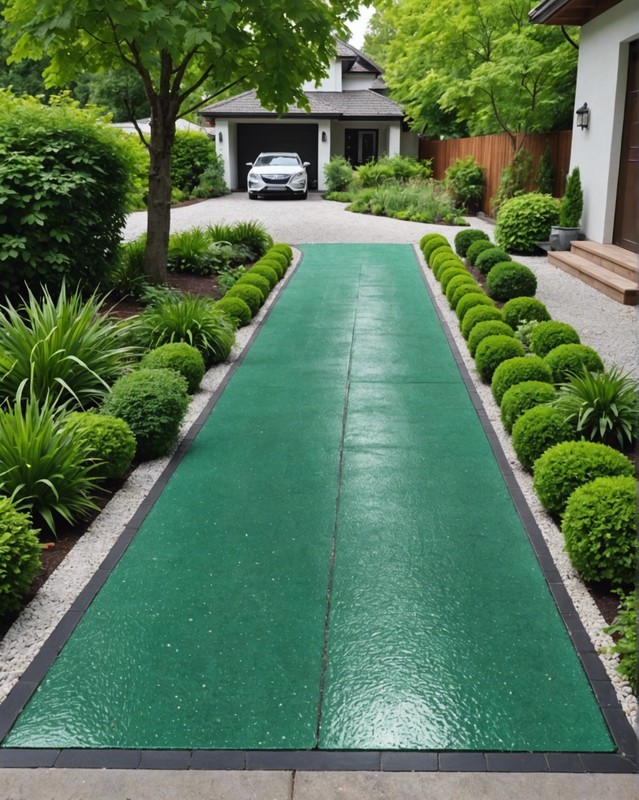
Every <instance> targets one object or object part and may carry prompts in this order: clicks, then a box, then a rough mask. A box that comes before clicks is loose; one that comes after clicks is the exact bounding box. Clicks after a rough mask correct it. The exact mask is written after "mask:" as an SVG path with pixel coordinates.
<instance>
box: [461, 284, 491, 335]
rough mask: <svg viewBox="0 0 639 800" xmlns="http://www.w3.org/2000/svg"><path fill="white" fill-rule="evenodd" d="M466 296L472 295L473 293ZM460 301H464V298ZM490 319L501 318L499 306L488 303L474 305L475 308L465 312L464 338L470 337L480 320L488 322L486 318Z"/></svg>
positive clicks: (462, 326) (462, 329)
mask: <svg viewBox="0 0 639 800" xmlns="http://www.w3.org/2000/svg"><path fill="white" fill-rule="evenodd" d="M466 296H467V297H472V295H466ZM460 302H463V300H462V301H460ZM457 308H459V306H457ZM489 319H501V311H500V310H499V309H498V308H495V306H488V305H480V306H473V308H469V309H468V311H467V312H466V313H465V314H464V319H463V320H462V323H461V332H462V336H463V337H464V339H468V337H469V336H470V334H471V331H472V329H473V328H474V327H475V325H477V324H478V323H479V322H486V320H489Z"/></svg>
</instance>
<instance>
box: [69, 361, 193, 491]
mask: <svg viewBox="0 0 639 800" xmlns="http://www.w3.org/2000/svg"><path fill="white" fill-rule="evenodd" d="M186 346H187V347H188V345H186ZM195 352H196V353H197V350H196V351H195ZM198 355H199V353H198ZM67 424H68V428H69V430H70V431H71V432H72V435H73V436H75V437H78V438H79V439H81V440H82V444H83V445H84V447H85V448H86V450H87V453H88V456H89V458H90V459H93V460H95V470H94V475H96V476H97V477H99V478H119V477H120V476H121V475H124V473H125V472H126V471H127V469H128V468H129V467H130V466H131V462H132V461H133V456H134V455H135V436H134V435H133V432H132V431H131V428H130V427H129V426H128V425H127V423H126V422H125V421H124V420H123V419H119V418H118V417H107V416H104V415H102V414H96V413H94V412H92V411H76V412H74V413H73V414H71V415H70V416H69V421H68V423H67Z"/></svg>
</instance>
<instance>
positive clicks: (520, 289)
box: [486, 261, 537, 301]
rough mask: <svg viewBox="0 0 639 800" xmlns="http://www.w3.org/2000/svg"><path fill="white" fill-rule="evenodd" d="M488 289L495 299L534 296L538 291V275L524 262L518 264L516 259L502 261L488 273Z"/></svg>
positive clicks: (502, 299) (503, 299)
mask: <svg viewBox="0 0 639 800" xmlns="http://www.w3.org/2000/svg"><path fill="white" fill-rule="evenodd" d="M486 289H487V291H488V294H489V295H490V296H491V297H493V298H494V299H495V300H501V301H505V300H511V299H512V298H513V297H532V296H533V295H534V294H535V292H536V291H537V277H536V275H535V273H534V272H533V271H532V270H531V269H528V267H526V266H524V265H523V264H518V263H517V262H516V261H501V262H499V263H497V264H495V266H494V267H493V268H492V269H491V270H490V272H489V273H488V277H487V278H486Z"/></svg>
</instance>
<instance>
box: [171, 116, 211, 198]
mask: <svg viewBox="0 0 639 800" xmlns="http://www.w3.org/2000/svg"><path fill="white" fill-rule="evenodd" d="M216 163H217V153H216V151H215V144H214V142H213V141H212V140H211V139H210V138H209V137H208V136H207V135H206V134H205V133H199V132H198V131H181V130H177V131H176V132H175V140H174V142H173V150H172V151H171V184H172V185H173V186H174V187H175V188H176V189H179V190H180V191H182V192H184V193H185V194H186V195H187V197H188V196H190V195H191V193H192V192H193V190H194V189H195V187H196V186H198V184H199V183H200V178H201V177H202V176H203V174H204V172H205V171H206V170H207V169H208V168H209V167H210V166H212V165H215V164H216Z"/></svg>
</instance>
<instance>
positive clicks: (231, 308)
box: [215, 293, 253, 328]
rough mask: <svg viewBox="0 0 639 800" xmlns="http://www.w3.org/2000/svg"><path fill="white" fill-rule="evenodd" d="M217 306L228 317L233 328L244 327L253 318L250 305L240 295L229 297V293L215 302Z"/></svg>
mask: <svg viewBox="0 0 639 800" xmlns="http://www.w3.org/2000/svg"><path fill="white" fill-rule="evenodd" d="M215 308H217V309H218V310H219V311H221V312H222V313H223V314H224V316H225V317H227V318H228V319H229V320H230V321H231V324H232V325H233V328H243V327H244V326H245V325H248V324H249V323H250V321H251V320H252V319H253V314H252V313H251V309H250V308H249V307H248V305H247V304H246V303H245V302H244V300H242V299H241V298H240V297H229V296H228V293H227V294H226V295H225V296H224V297H223V298H222V299H221V300H218V301H217V303H216V304H215Z"/></svg>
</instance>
